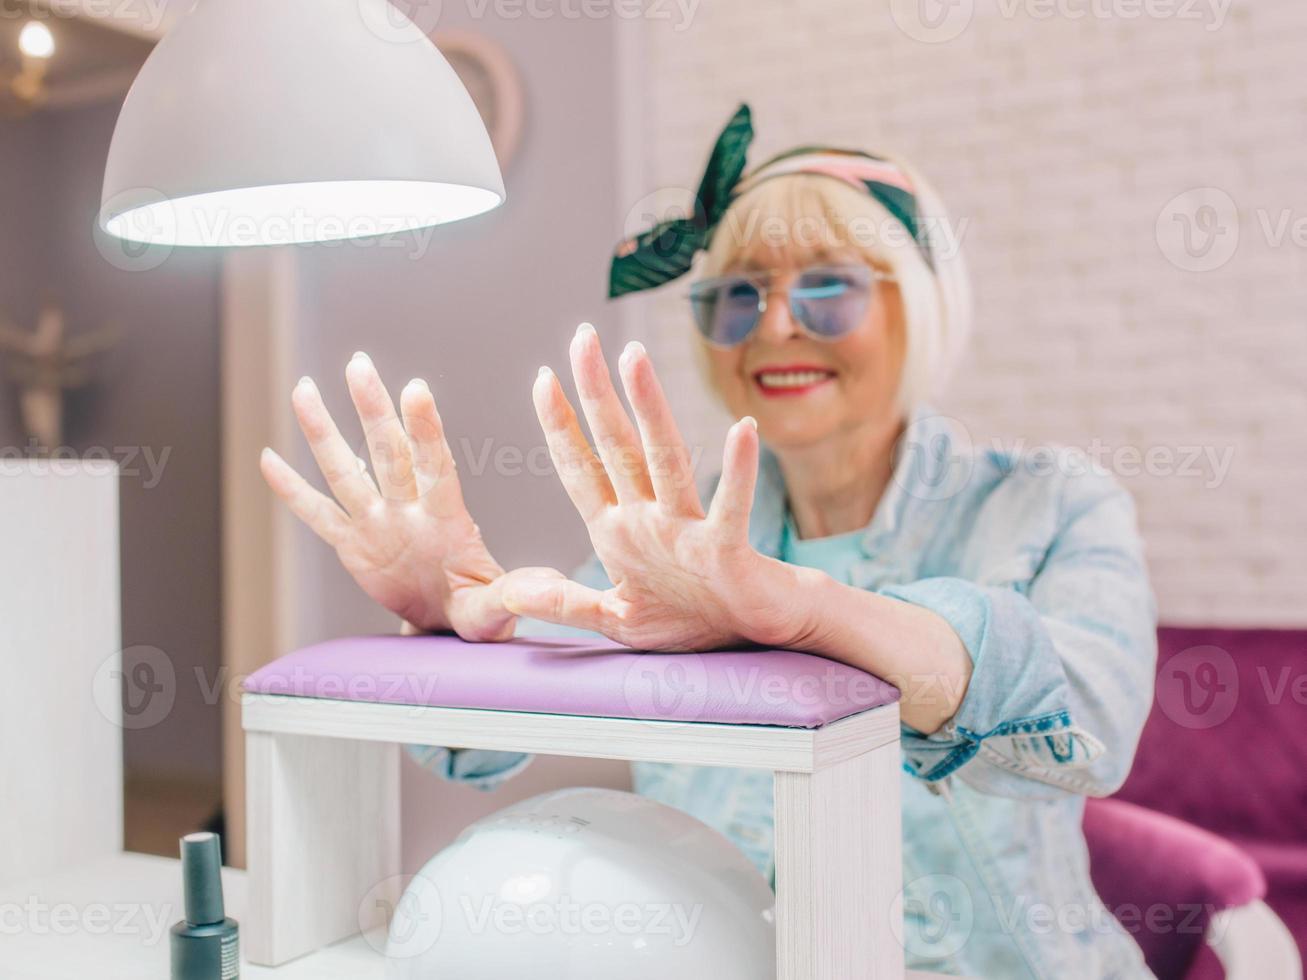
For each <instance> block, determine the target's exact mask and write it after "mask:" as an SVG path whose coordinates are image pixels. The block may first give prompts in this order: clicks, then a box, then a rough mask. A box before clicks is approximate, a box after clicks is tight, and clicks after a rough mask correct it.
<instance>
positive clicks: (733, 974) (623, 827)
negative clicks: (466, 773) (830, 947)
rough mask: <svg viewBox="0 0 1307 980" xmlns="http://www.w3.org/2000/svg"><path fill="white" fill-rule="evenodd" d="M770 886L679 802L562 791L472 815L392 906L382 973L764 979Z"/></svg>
mask: <svg viewBox="0 0 1307 980" xmlns="http://www.w3.org/2000/svg"><path fill="white" fill-rule="evenodd" d="M774 903H775V900H774V896H773V895H772V891H771V888H770V886H769V885H768V884H767V882H766V880H765V879H764V878H763V876H762V875H761V874H760V873H759V872H758V871H757V869H756V868H754V866H753V865H752V864H751V863H750V862H749V861H748V859H747V858H746V857H745V856H744V855H743V854H742V853H741V852H740V851H739V850H738V849H737V848H736V847H735V846H734V845H732V844H731V843H730V842H729V841H728V840H726V838H724V837H723V836H722V835H720V834H719V833H717V832H716V831H715V830H713V829H712V828H710V827H708V826H707V825H706V824H704V823H702V822H700V821H698V820H696V819H695V818H694V817H691V816H689V815H687V814H685V813H683V812H681V811H680V810H676V809H673V808H671V807H668V806H664V805H663V804H661V803H656V802H654V801H652V800H649V799H645V798H644V797H641V796H636V795H635V794H632V793H623V792H618V791H616V790H606V789H567V790H561V791H558V792H554V793H547V794H545V795H543V796H537V797H534V798H532V799H529V800H526V801H523V802H521V803H518V804H516V805H513V806H510V807H508V808H506V809H504V810H500V811H498V812H497V813H494V814H491V815H490V816H488V817H486V818H484V819H483V820H480V821H478V822H477V823H474V824H472V825H471V826H469V827H468V828H467V829H466V830H464V831H463V833H462V834H461V835H460V836H459V838H458V839H457V840H456V841H455V842H454V843H453V844H451V845H450V846H449V847H447V848H445V849H444V850H443V851H441V852H440V853H439V854H437V855H436V856H435V857H434V858H432V859H431V861H429V862H428V863H427V865H426V866H425V867H424V868H423V869H422V870H421V871H420V872H418V874H417V875H415V876H414V878H413V879H412V881H411V882H410V883H409V884H408V886H407V888H406V889H405V891H404V894H403V896H402V897H401V899H400V901H399V903H398V904H397V906H396V908H395V914H394V916H393V917H392V919H391V923H390V933H389V941H388V943H387V948H386V958H387V963H386V977H387V980H453V978H455V977H456V978H458V980H504V978H505V977H568V978H569V980H613V978H614V977H621V978H624V980H666V978H669V977H675V978H677V980H764V978H771V977H774V976H775V975H776V954H775V949H776V932H775V926H774V923H773V906H774Z"/></svg>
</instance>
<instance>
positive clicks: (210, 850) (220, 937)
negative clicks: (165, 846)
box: [171, 833, 241, 980]
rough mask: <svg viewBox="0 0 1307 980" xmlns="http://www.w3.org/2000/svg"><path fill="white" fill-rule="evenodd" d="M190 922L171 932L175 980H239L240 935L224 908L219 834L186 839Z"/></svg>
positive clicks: (184, 869)
mask: <svg viewBox="0 0 1307 980" xmlns="http://www.w3.org/2000/svg"><path fill="white" fill-rule="evenodd" d="M182 889H183V892H184V894H185V903H186V918H185V919H183V920H182V921H181V922H178V923H177V924H176V925H174V926H173V927H172V937H171V946H172V980H237V978H238V977H239V976H240V972H241V963H240V959H241V957H240V933H239V931H238V929H239V927H238V926H237V925H236V920H235V919H229V918H227V916H226V913H225V912H224V911H223V906H222V853H221V851H220V850H219V842H218V835H217V834H208V833H204V834H187V835H186V836H185V837H183V838H182Z"/></svg>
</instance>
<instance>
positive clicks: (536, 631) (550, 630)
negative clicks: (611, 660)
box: [404, 555, 609, 792]
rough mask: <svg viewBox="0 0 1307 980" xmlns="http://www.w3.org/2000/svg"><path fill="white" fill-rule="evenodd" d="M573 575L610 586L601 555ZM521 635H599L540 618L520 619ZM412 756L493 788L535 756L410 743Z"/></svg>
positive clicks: (447, 775)
mask: <svg viewBox="0 0 1307 980" xmlns="http://www.w3.org/2000/svg"><path fill="white" fill-rule="evenodd" d="M572 578H573V579H574V580H576V581H577V582H580V583H581V584H583V585H589V586H591V587H592V588H596V589H606V588H608V587H609V582H608V576H607V574H606V573H605V572H604V569H603V566H602V565H601V564H599V559H598V558H596V557H594V556H593V555H591V556H590V558H588V559H587V560H586V561H585V562H584V563H583V564H582V565H581V566H580V567H579V568H578V569H577V570H576V571H575V572H573V573H572ZM515 633H516V635H518V636H588V637H593V636H598V634H596V633H589V632H586V631H584V630H577V629H570V628H568V627H566V626H558V625H556V624H554V623H545V622H542V621H540V620H537V619H526V618H522V619H519V620H518V622H517V627H516V630H515ZM404 750H405V751H406V752H407V753H408V756H409V758H410V759H412V760H413V761H414V762H416V763H417V764H418V765H419V766H421V767H422V768H423V769H425V770H427V772H429V773H431V774H432V775H434V776H439V777H440V778H441V779H447V780H450V781H451V782H456V783H463V784H465V785H468V786H473V787H475V788H477V789H480V790H485V791H487V792H489V791H490V790H494V789H497V788H498V787H499V786H501V785H503V784H504V783H505V782H507V781H508V780H510V779H512V778H513V777H514V776H516V775H517V774H518V773H520V772H521V771H522V770H523V769H525V768H526V767H527V766H529V765H530V764H531V760H532V758H533V756H530V755H528V754H526V753H524V752H496V751H492V750H490V749H451V748H446V747H445V746H441V745H406V746H405V747H404Z"/></svg>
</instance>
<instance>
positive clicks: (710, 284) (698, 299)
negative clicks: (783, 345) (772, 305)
mask: <svg viewBox="0 0 1307 980" xmlns="http://www.w3.org/2000/svg"><path fill="white" fill-rule="evenodd" d="M785 275H793V276H794V278H793V281H792V282H791V283H790V286H789V288H788V289H787V290H786V292H787V293H788V294H789V303H790V314H791V315H792V316H793V317H794V321H795V322H796V323H797V324H799V326H800V327H802V328H803V331H804V332H805V333H806V334H808V336H810V337H812V338H813V339H815V340H825V341H831V340H838V339H839V338H841V337H843V336H844V335H846V334H848V333H850V332H852V331H853V330H855V329H857V327H858V326H859V324H861V323H862V321H863V318H864V317H865V316H866V315H867V307H868V304H869V303H870V302H871V292H872V285H873V283H875V282H877V281H887V282H892V281H893V280H894V277H893V276H891V275H888V274H887V273H883V272H881V271H880V270H878V269H873V268H872V267H871V266H869V265H865V264H857V265H814V266H809V267H808V268H806V269H801V270H800V271H799V272H798V273H797V274H794V273H786V272H783V271H781V270H768V271H764V272H751V273H739V274H737V275H729V276H716V277H714V278H712V279H700V280H699V281H698V282H696V283H694V284H693V285H691V286H690V307H691V309H692V310H693V311H694V322H695V324H696V325H697V326H698V328H699V332H700V333H701V334H703V338H704V340H706V341H707V342H708V343H709V344H711V345H712V346H714V347H723V348H729V347H735V346H737V345H738V344H742V343H744V341H745V340H747V339H748V338H749V335H750V334H751V333H753V331H754V330H755V329H756V328H757V326H758V323H759V322H760V321H761V320H762V315H763V313H764V312H766V310H767V294H768V293H770V292H771V291H772V290H773V288H783V287H779V286H776V285H775V284H776V282H777V280H778V279H780V278H781V277H782V276H785Z"/></svg>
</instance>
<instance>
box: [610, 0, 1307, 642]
mask: <svg viewBox="0 0 1307 980" xmlns="http://www.w3.org/2000/svg"><path fill="white" fill-rule="evenodd" d="M918 2H922V3H924V4H926V7H924V8H922V9H924V10H926V11H927V12H928V13H929V12H930V10H931V9H932V8H933V9H934V10H935V11H936V12H939V11H947V12H948V16H949V17H955V18H961V19H962V20H964V21H965V20H966V16H967V15H968V14H969V15H970V20H969V22H966V26H965V28H964V29H962V30H961V33H960V34H959V35H958V36H957V37H956V38H954V39H952V40H948V41H944V42H938V43H923V42H922V41H919V40H916V39H914V38H913V37H910V36H909V35H908V34H907V33H905V31H904V29H903V28H901V27H900V26H899V24H900V22H902V23H904V24H909V25H911V24H912V23H913V21H912V20H911V19H910V18H911V17H912V15H913V14H914V12H915V11H916V10H917V7H916V4H917V3H918ZM945 2H946V3H947V2H949V0H945ZM951 2H952V6H951V7H941V6H940V5H939V0H903V2H898V0H894V2H890V3H887V2H884V0H879V2H877V0H821V2H820V3H818V2H802V0H767V2H760V0H702V2H700V3H699V5H698V7H697V8H695V10H694V14H693V17H692V18H691V19H690V21H689V23H688V26H686V24H685V23H683V22H681V21H680V19H679V18H673V19H671V20H668V21H650V22H648V23H647V24H646V25H645V27H646V30H645V35H644V36H645V45H646V48H645V51H644V53H643V57H644V59H645V61H646V62H647V65H646V70H645V75H644V77H645V79H646V80H647V84H646V85H645V87H644V90H643V93H642V99H643V105H642V106H640V107H639V109H640V111H641V112H642V118H643V119H644V120H645V121H646V128H645V130H644V132H645V133H646V138H647V140H648V145H647V148H646V152H645V154H644V159H645V161H646V162H645V166H646V167H647V172H646V175H645V178H646V181H647V182H648V184H649V187H650V189H652V188H654V187H659V188H686V187H692V186H694V184H695V182H696V181H697V180H698V177H699V173H700V168H701V166H702V164H703V162H704V159H705V157H706V155H707V152H708V149H709V145H710V141H711V139H712V138H713V136H714V135H715V134H716V132H717V130H718V128H719V127H720V126H721V124H722V123H723V122H724V121H725V119H726V118H727V117H728V116H729V114H730V112H731V111H732V110H733V109H734V107H735V105H736V104H737V102H739V101H741V100H747V101H749V102H750V103H751V104H752V106H753V108H754V118H755V126H756V128H757V131H758V139H757V141H756V142H755V144H754V146H755V149H754V154H753V156H752V159H754V160H758V159H761V158H762V156H763V155H765V154H768V153H771V152H773V151H775V150H779V149H781V148H783V147H785V146H787V145H791V144H794V143H797V142H800V141H816V140H823V141H833V142H836V143H844V144H848V145H852V146H858V147H863V148H867V149H880V150H886V151H892V152H897V153H901V154H903V155H905V156H906V157H908V158H909V159H911V160H913V161H914V162H915V163H916V164H917V165H918V166H919V167H920V168H921V169H922V170H923V171H924V172H925V173H926V174H928V175H930V177H931V178H932V180H933V181H934V183H935V184H936V185H937V187H938V188H939V189H940V191H941V193H942V194H943V196H944V198H945V200H946V201H947V202H949V205H950V208H951V210H952V212H953V216H954V219H955V221H958V220H961V219H965V220H967V221H968V222H969V227H968V229H967V235H966V240H965V250H966V253H967V255H968V259H969V262H970V266H971V270H972V277H973V280H974V285H975V292H976V306H977V321H976V322H977V327H976V334H975V338H974V340H973V344H972V348H971V352H970V356H969V358H968V360H967V362H966V367H965V368H964V371H963V372H962V375H961V376H960V377H959V378H958V380H957V381H956V382H955V384H954V387H953V389H952V391H951V393H950V396H949V397H948V398H947V399H945V400H944V403H943V405H942V407H943V408H944V409H945V410H947V411H948V412H949V413H950V414H953V415H956V416H958V417H960V418H963V419H965V420H966V421H967V422H968V424H969V425H970V427H971V429H972V431H973V434H974V435H975V437H976V438H977V439H981V440H987V439H990V438H993V437H998V438H1001V439H1002V440H1004V441H1008V440H1018V439H1025V440H1026V441H1027V443H1028V444H1031V443H1038V442H1042V441H1058V442H1063V443H1070V444H1076V445H1083V446H1087V447H1088V446H1091V445H1093V444H1094V441H1095V440H1098V445H1101V446H1106V447H1110V448H1112V449H1120V448H1121V447H1137V448H1138V449H1139V450H1140V451H1141V452H1144V451H1147V450H1149V449H1150V448H1152V447H1164V448H1170V449H1172V450H1179V449H1180V448H1181V447H1188V446H1196V447H1206V448H1208V449H1210V450H1211V451H1212V452H1216V453H1222V452H1227V451H1230V450H1232V451H1233V454H1234V455H1233V460H1232V462H1231V464H1230V467H1229V472H1228V474H1227V475H1226V476H1225V478H1224V480H1222V481H1220V484H1219V485H1218V486H1210V485H1208V484H1210V483H1211V482H1213V481H1212V480H1211V479H1210V476H1211V472H1210V467H1205V469H1204V472H1203V473H1202V474H1201V475H1194V476H1186V475H1184V474H1183V473H1173V474H1169V475H1168V474H1166V473H1153V474H1151V475H1143V474H1140V475H1129V474H1126V473H1121V474H1120V475H1121V478H1122V479H1123V481H1124V482H1125V483H1126V484H1127V485H1128V486H1129V487H1130V489H1131V490H1132V491H1133V492H1134V494H1135V496H1136V498H1137V500H1138V502H1139V507H1140V512H1141V519H1142V523H1143V527H1144V532H1145V536H1146V538H1147V541H1148V545H1149V556H1150V563H1151V566H1152V570H1153V575H1154V581H1155V587H1156V590H1157V593H1158V598H1159V602H1160V606H1161V614H1162V617H1163V619H1164V621H1167V622H1171V623H1179V622H1189V623H1224V624H1239V625H1254V624H1261V625H1299V626H1301V625H1305V624H1307V601H1305V599H1307V557H1305V556H1304V551H1305V550H1307V492H1305V491H1307V385H1305V384H1304V382H1305V381H1307V334H1305V332H1304V328H1305V327H1307V323H1305V322H1304V320H1305V318H1307V316H1305V310H1307V282H1305V281H1304V276H1303V273H1304V271H1307V240H1305V239H1304V238H1303V236H1302V235H1301V234H1300V236H1299V242H1298V243H1296V244H1295V243H1294V242H1292V241H1291V240H1290V237H1289V235H1287V234H1286V236H1285V239H1284V241H1282V242H1280V243H1279V244H1276V242H1274V241H1272V240H1271V239H1272V237H1273V236H1272V235H1268V233H1267V231H1266V230H1265V226H1267V225H1269V227H1270V229H1271V230H1272V231H1274V230H1275V228H1276V227H1277V223H1278V222H1279V221H1280V219H1281V216H1282V215H1284V214H1287V215H1288V216H1289V219H1290V225H1292V221H1294V220H1302V221H1304V224H1305V225H1307V73H1305V72H1304V70H1303V61H1302V51H1303V50H1304V46H1305V45H1307V5H1304V4H1301V3H1296V2H1293V0H1257V2H1256V3H1254V2H1252V0H1234V3H1233V5H1232V6H1231V7H1229V8H1228V10H1226V11H1225V12H1224V17H1223V19H1222V17H1221V13H1220V10H1221V8H1219V7H1217V8H1214V7H1213V6H1212V3H1214V2H1217V0H1200V2H1198V3H1195V4H1194V6H1193V7H1192V8H1190V7H1189V6H1188V4H1189V0H1174V3H1171V4H1167V3H1164V2H1162V0H1157V2H1153V0H1148V2H1145V0H1059V2H1058V3H1056V4H1055V3H1051V2H1045V0H992V2H987V0H977V2H976V3H975V4H974V7H973V6H972V5H971V0H951ZM1221 2H1224V0H1221ZM1146 9H1152V10H1153V11H1155V12H1161V13H1162V14H1166V13H1167V12H1168V11H1170V12H1171V13H1172V15H1171V16H1148V15H1147V14H1143V15H1140V16H1130V14H1131V13H1132V12H1136V11H1144V10H1146ZM1059 10H1061V11H1063V13H1058V12H1057V11H1059ZM1043 11H1052V12H1053V13H1052V16H1041V12H1043ZM1076 12H1081V13H1082V14H1083V16H1079V17H1076V16H1073V15H1074V14H1075V13H1076ZM896 14H897V15H898V19H897V20H896V16H895V15H896ZM1182 15H1183V16H1182ZM945 23H946V25H954V24H956V23H958V22H957V21H955V20H946V21H945ZM678 28H679V29H678ZM1198 187H1215V188H1218V189H1220V190H1221V191H1224V193H1225V194H1228V195H1229V197H1230V199H1232V200H1233V202H1234V206H1235V209H1236V214H1237V217H1232V216H1229V215H1227V214H1226V213H1225V212H1222V211H1221V209H1220V206H1219V205H1220V200H1219V199H1213V200H1216V203H1217V204H1218V207H1217V209H1216V210H1215V211H1208V212H1204V213H1203V214H1201V215H1196V217H1199V218H1202V217H1205V216H1206V215H1209V214H1210V215H1214V216H1215V217H1216V219H1217V221H1218V224H1217V225H1215V226H1214V227H1216V228H1218V229H1221V230H1222V233H1223V235H1225V236H1230V235H1234V234H1236V233H1237V235H1238V247H1237V250H1236V251H1235V252H1234V254H1233V256H1232V257H1230V258H1229V259H1228V261H1226V262H1224V264H1222V265H1220V266H1219V267H1218V268H1215V269H1208V270H1206V271H1185V270H1184V269H1182V268H1180V267H1178V266H1177V264H1175V263H1174V262H1173V261H1172V260H1171V259H1170V258H1168V255H1173V256H1176V257H1177V258H1178V260H1179V261H1180V262H1181V264H1190V265H1191V264H1193V262H1195V261H1196V262H1199V263H1201V262H1202V261H1203V255H1202V254H1200V252H1199V250H1197V249H1195V251H1194V255H1193V256H1186V254H1185V253H1184V252H1182V251H1177V248H1178V244H1177V243H1178V242H1179V240H1178V239H1177V238H1175V237H1174V235H1173V234H1168V235H1166V237H1164V238H1163V240H1162V241H1163V243H1164V244H1160V243H1159V236H1158V230H1157V229H1158V219H1159V215H1161V214H1162V212H1163V208H1164V207H1165V206H1166V205H1167V203H1168V201H1171V200H1172V199H1173V198H1175V197H1176V195H1178V194H1181V193H1182V192H1185V191H1188V190H1190V189H1192V188H1198ZM673 196H674V195H673ZM682 196H688V195H686V194H685V193H684V192H682ZM1195 202H1196V203H1195ZM1200 203H1202V201H1200V200H1198V199H1196V198H1185V199H1183V200H1182V201H1181V205H1180V206H1181V207H1184V208H1188V210H1189V212H1190V213H1194V212H1193V209H1194V207H1196V206H1197V204H1200ZM633 205H634V202H633ZM631 222H632V229H631V230H633V229H634V228H637V227H639V225H640V221H639V219H638V217H633V218H632V219H631ZM1162 226H1163V230H1164V231H1165V232H1168V233H1170V232H1174V231H1175V230H1176V229H1179V228H1180V227H1181V226H1180V225H1178V224H1176V223H1175V222H1174V221H1173V220H1172V219H1171V216H1170V213H1168V214H1167V215H1166V216H1165V217H1164V218H1163V221H1162ZM1230 240H1231V239H1229V238H1228V237H1223V238H1221V239H1219V240H1218V243H1217V246H1216V247H1217V249H1218V250H1219V249H1220V248H1221V246H1222V244H1223V243H1225V242H1227V241H1230ZM1206 257H1207V259H1208V260H1209V261H1211V260H1212V259H1213V258H1214V257H1219V251H1213V252H1209V253H1207V256H1206ZM683 294H684V288H683V286H680V285H678V286H672V287H669V288H667V289H665V290H664V291H662V292H661V293H659V294H655V295H653V296H650V297H647V298H642V299H638V300H634V301H632V302H637V303H641V304H645V305H646V307H647V312H646V313H645V317H646V319H645V325H644V327H643V329H642V330H641V333H642V334H643V335H644V339H645V340H646V343H647V344H648V345H649V347H650V349H651V351H652V352H653V355H654V357H655V359H656V361H657V363H658V364H659V365H660V368H661V370H662V372H663V374H664V377H665V380H666V383H667V385H668V387H669V388H670V389H672V390H674V391H675V392H676V396H677V403H678V410H679V412H680V415H681V420H682V423H683V425H684V428H685V430H686V433H687V437H688V438H690V439H691V440H693V441H695V442H698V443H700V444H703V445H704V446H705V453H706V455H707V457H708V459H707V460H706V463H707V464H708V465H711V460H712V458H713V457H714V456H716V455H717V454H719V452H720V449H719V447H720V437H721V434H722V431H723V429H724V427H725V425H726V424H727V421H728V420H727V419H725V418H724V416H723V415H721V414H720V413H719V412H718V411H717V410H716V409H715V408H714V407H713V406H712V404H711V403H710V402H709V400H708V399H707V396H706V395H704V394H703V393H702V389H701V387H700V385H699V384H698V381H697V378H696V376H695V373H694V366H693V362H692V361H691V358H690V355H691V348H690V342H691V339H690V327H689V323H688V318H687V316H686V313H685V311H684V306H683V304H684V298H683ZM1111 458H1118V457H1109V459H1111ZM1127 462H1128V460H1127Z"/></svg>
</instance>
